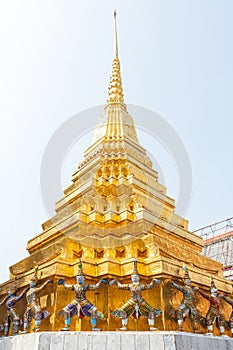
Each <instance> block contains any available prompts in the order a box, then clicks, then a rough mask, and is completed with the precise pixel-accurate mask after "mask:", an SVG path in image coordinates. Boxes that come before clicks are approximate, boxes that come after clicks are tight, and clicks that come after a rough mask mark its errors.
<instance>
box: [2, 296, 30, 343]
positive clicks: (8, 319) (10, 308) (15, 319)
mask: <svg viewBox="0 0 233 350" xmlns="http://www.w3.org/2000/svg"><path fill="white" fill-rule="evenodd" d="M27 290H28V289H24V290H23V291H22V292H21V293H20V294H19V295H18V296H16V290H14V289H10V290H9V291H8V295H7V296H6V297H5V298H4V299H3V300H2V301H1V303H0V306H1V305H3V304H4V303H5V305H6V315H5V319H4V336H5V337H7V336H8V335H9V329H10V325H11V323H12V325H13V332H12V335H17V334H18V333H19V324H20V319H19V315H18V314H17V312H16V309H15V304H16V303H17V302H18V301H19V300H21V299H22V298H23V296H24V294H25V293H26V292H27Z"/></svg>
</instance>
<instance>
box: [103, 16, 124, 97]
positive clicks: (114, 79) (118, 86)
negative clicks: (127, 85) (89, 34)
mask: <svg viewBox="0 0 233 350" xmlns="http://www.w3.org/2000/svg"><path fill="white" fill-rule="evenodd" d="M107 102H108V103H116V102H121V103H124V94H123V88H122V81H121V70H120V61H119V59H118V43H117V25H116V10H115V11H114V59H113V63H112V74H111V78H110V84H109V88H108V100H107Z"/></svg>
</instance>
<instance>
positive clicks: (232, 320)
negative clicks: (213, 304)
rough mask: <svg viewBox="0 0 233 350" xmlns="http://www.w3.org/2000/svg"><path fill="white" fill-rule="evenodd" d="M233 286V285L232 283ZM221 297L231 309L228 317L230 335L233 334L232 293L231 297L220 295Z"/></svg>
mask: <svg viewBox="0 0 233 350" xmlns="http://www.w3.org/2000/svg"><path fill="white" fill-rule="evenodd" d="M232 287H233V285H232ZM222 298H223V299H224V300H225V301H226V302H227V303H228V304H229V305H231V307H232V311H231V315H230V319H229V326H230V329H231V335H232V336H233V299H232V298H233V293H232V294H231V297H230V298H229V297H227V296H226V295H222Z"/></svg>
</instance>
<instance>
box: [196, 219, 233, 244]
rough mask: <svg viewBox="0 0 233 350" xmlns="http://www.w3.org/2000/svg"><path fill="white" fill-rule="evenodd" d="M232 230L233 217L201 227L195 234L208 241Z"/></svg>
mask: <svg viewBox="0 0 233 350" xmlns="http://www.w3.org/2000/svg"><path fill="white" fill-rule="evenodd" d="M231 230H233V217H231V218H229V219H225V220H222V221H218V222H215V223H214V224H211V225H208V226H204V227H201V228H199V229H198V230H196V231H193V233H195V234H197V235H198V236H201V237H202V238H203V239H204V240H207V239H209V238H213V237H215V236H218V235H220V234H221V233H227V232H229V231H231Z"/></svg>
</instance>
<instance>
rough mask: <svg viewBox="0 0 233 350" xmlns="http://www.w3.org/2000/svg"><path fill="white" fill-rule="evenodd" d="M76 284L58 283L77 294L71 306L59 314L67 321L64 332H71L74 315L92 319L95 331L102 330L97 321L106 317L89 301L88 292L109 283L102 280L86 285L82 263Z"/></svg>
mask: <svg viewBox="0 0 233 350" xmlns="http://www.w3.org/2000/svg"><path fill="white" fill-rule="evenodd" d="M76 280H77V283H76V284H67V283H66V282H65V280H64V279H60V280H59V281H58V285H63V286H64V288H65V289H67V290H73V291H74V293H75V298H74V299H73V300H72V301H71V303H70V304H68V305H67V306H65V307H64V308H63V310H61V311H60V312H59V316H63V317H64V320H65V327H64V328H62V330H63V331H69V330H70V320H71V318H72V317H73V316H74V315H77V316H78V318H80V319H82V318H83V317H85V316H87V317H90V323H91V327H92V330H93V331H96V330H100V329H99V328H97V327H96V324H97V319H98V318H100V319H101V320H104V319H105V318H104V315H103V313H102V312H100V311H98V310H97V308H96V307H95V306H94V305H93V304H92V303H91V302H90V301H89V300H88V299H87V297H86V292H87V291H88V290H96V289H98V288H99V287H100V285H101V283H105V284H106V283H107V280H105V279H101V280H100V281H99V282H98V283H96V284H85V283H84V282H85V277H84V274H83V271H82V263H81V261H80V264H79V271H78V274H77V276H76Z"/></svg>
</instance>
